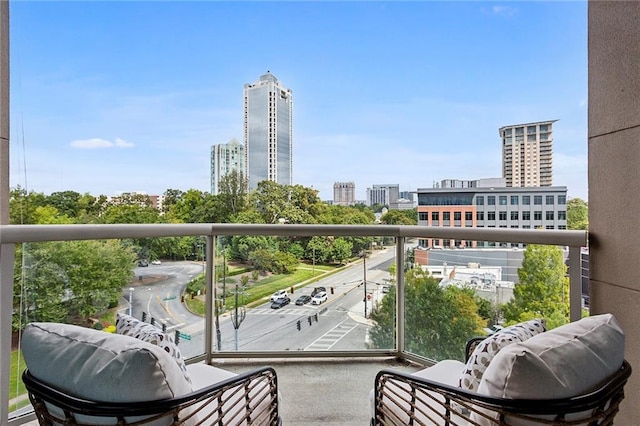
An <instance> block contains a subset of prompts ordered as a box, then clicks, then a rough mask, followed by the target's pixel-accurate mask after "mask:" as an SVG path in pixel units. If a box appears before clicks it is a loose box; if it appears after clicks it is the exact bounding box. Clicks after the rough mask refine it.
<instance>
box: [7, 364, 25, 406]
mask: <svg viewBox="0 0 640 426" xmlns="http://www.w3.org/2000/svg"><path fill="white" fill-rule="evenodd" d="M25 368H26V365H25V363H24V359H23V358H22V352H21V351H12V352H11V373H10V380H9V399H13V398H16V397H18V396H20V395H25V396H26V394H27V390H26V389H25V387H24V383H22V372H23V371H24V369H25ZM26 405H29V398H26V397H25V399H23V400H21V401H19V402H17V403H14V404H9V411H13V410H16V409H18V408H20V407H24V406H26Z"/></svg>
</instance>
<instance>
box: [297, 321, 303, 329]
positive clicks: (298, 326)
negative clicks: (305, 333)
mask: <svg viewBox="0 0 640 426" xmlns="http://www.w3.org/2000/svg"><path fill="white" fill-rule="evenodd" d="M296 327H297V328H298V331H300V329H301V328H302V325H301V324H300V320H298V321H297V322H296Z"/></svg>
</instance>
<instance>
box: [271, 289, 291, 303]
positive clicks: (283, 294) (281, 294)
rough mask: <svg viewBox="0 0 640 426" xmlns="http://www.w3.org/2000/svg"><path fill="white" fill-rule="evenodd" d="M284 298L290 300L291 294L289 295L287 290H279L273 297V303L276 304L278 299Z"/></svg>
mask: <svg viewBox="0 0 640 426" xmlns="http://www.w3.org/2000/svg"><path fill="white" fill-rule="evenodd" d="M283 297H286V298H289V293H287V290H278V291H276V292H275V293H273V294H272V295H271V301H272V302H274V301H276V300H278V299H282V298H283Z"/></svg>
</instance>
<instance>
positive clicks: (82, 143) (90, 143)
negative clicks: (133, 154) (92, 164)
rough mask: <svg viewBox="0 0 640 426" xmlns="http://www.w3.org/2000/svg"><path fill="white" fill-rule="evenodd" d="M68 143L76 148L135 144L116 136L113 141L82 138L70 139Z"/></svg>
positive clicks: (127, 146)
mask: <svg viewBox="0 0 640 426" xmlns="http://www.w3.org/2000/svg"><path fill="white" fill-rule="evenodd" d="M70 145H71V146H72V147H74V148H78V149H101V148H114V147H115V148H132V147H134V146H135V145H134V144H133V143H132V142H127V141H125V140H123V139H120V138H116V140H115V141H114V142H111V141H109V140H106V139H101V138H92V139H82V140H76V141H72V142H71V143H70Z"/></svg>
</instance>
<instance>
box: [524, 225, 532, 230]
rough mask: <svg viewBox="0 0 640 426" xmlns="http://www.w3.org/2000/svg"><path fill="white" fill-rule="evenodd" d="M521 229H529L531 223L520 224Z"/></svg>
mask: <svg viewBox="0 0 640 426" xmlns="http://www.w3.org/2000/svg"><path fill="white" fill-rule="evenodd" d="M522 229H531V225H522Z"/></svg>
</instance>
